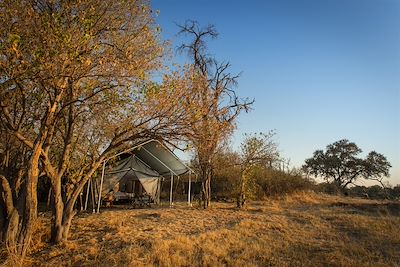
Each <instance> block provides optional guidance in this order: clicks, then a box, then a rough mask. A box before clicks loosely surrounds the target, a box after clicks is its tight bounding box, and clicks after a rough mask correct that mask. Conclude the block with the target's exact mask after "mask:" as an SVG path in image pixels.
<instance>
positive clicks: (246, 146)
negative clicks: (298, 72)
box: [237, 131, 279, 208]
mask: <svg viewBox="0 0 400 267" xmlns="http://www.w3.org/2000/svg"><path fill="white" fill-rule="evenodd" d="M274 135H275V132H274V131H270V132H268V133H259V134H252V135H246V136H245V139H244V140H243V142H242V144H241V146H240V148H241V152H240V156H241V178H240V183H239V194H238V196H237V207H238V208H242V207H243V206H244V205H245V203H246V200H247V195H249V194H251V193H250V192H251V188H252V187H253V185H252V184H254V181H253V178H254V176H255V174H256V173H257V172H258V169H259V168H264V167H265V166H272V162H275V161H277V160H278V159H279V152H278V145H277V143H276V142H275V141H274V140H273V137H274Z"/></svg>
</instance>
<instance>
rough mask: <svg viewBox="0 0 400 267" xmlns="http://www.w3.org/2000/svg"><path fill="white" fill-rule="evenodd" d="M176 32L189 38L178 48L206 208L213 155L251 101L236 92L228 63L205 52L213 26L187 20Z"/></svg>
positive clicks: (209, 197) (188, 136)
mask: <svg viewBox="0 0 400 267" xmlns="http://www.w3.org/2000/svg"><path fill="white" fill-rule="evenodd" d="M178 26H179V27H180V32H179V34H184V35H188V36H190V37H191V38H192V41H191V42H190V43H187V44H182V45H181V46H180V47H179V51H182V52H187V54H188V55H189V57H190V58H191V61H192V62H191V65H190V66H187V68H186V70H185V79H186V80H187V83H186V90H187V91H188V96H187V100H186V103H185V105H186V106H187V110H188V116H187V120H188V125H189V129H188V131H187V138H188V139H189V140H190V142H191V144H192V145H193V147H194V148H195V151H196V159H197V161H198V165H199V168H200V171H201V177H202V201H203V207H204V208H207V207H208V206H209V205H210V200H211V178H212V175H213V158H214V155H215V153H216V152H217V150H218V148H219V146H220V145H221V143H222V142H223V141H224V140H226V139H227V138H228V137H229V136H230V134H231V133H232V131H233V129H234V128H235V120H236V118H237V117H238V116H239V114H240V112H241V111H243V110H244V111H246V112H247V111H249V109H250V107H251V105H252V104H253V102H254V100H249V99H247V98H246V99H241V98H239V97H238V96H237V95H236V92H235V89H234V88H235V86H236V85H237V79H238V77H239V76H238V75H233V74H231V73H230V72H229V68H230V63H229V62H222V63H219V62H218V61H217V60H216V59H214V58H213V57H211V56H210V55H209V54H207V47H206V39H207V38H216V37H217V36H218V34H217V32H216V30H215V27H214V26H212V25H209V26H207V27H205V28H200V27H199V25H198V23H197V22H195V21H187V22H186V23H185V24H184V25H178Z"/></svg>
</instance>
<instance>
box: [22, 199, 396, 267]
mask: <svg viewBox="0 0 400 267" xmlns="http://www.w3.org/2000/svg"><path fill="white" fill-rule="evenodd" d="M40 223H41V224H42V226H38V227H37V229H38V231H37V234H36V235H35V236H36V239H35V240H36V242H34V243H35V245H34V247H33V253H32V255H31V258H30V261H29V262H26V263H25V265H38V266H153V265H156V266H221V265H224V266H399V265H400V234H399V225H400V203H389V202H378V201H367V200H361V199H351V198H339V197H331V196H323V195H315V194H311V193H299V194H296V195H293V196H290V197H285V198H282V199H276V200H266V201H259V202H253V203H251V204H250V205H249V206H248V207H247V209H246V210H236V209H235V208H234V204H227V203H224V204H221V203H213V206H212V208H211V209H210V210H201V209H197V208H188V207H186V206H185V205H183V204H182V205H178V206H176V207H174V208H172V209H170V208H167V207H161V208H152V209H139V210H133V209H125V210H124V209H120V210H118V209H109V210H106V211H103V212H102V213H101V214H99V215H92V214H82V215H80V216H78V217H77V218H76V219H75V220H74V224H73V227H72V229H71V232H72V236H71V238H70V241H69V242H68V243H66V244H64V245H62V246H57V247H51V246H48V245H47V244H46V243H45V242H44V240H46V239H47V238H48V234H49V233H48V232H47V231H48V230H47V231H46V230H45V229H47V228H48V227H47V228H45V227H44V225H46V224H48V223H49V222H48V219H47V218H45V217H43V218H41V219H40Z"/></svg>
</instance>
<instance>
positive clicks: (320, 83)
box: [152, 0, 400, 184]
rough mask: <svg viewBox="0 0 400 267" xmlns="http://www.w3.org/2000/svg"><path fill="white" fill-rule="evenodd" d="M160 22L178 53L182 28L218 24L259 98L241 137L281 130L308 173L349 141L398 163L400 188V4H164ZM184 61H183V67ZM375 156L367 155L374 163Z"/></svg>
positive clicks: (159, 2)
mask: <svg viewBox="0 0 400 267" xmlns="http://www.w3.org/2000/svg"><path fill="white" fill-rule="evenodd" d="M152 6H153V8H154V9H158V10H160V14H159V16H158V17H157V23H158V24H159V25H160V27H161V28H162V37H163V38H164V39H168V40H171V42H172V45H173V47H174V48H175V47H176V46H178V45H179V44H180V43H181V42H182V39H181V37H177V36H176V33H177V31H178V27H177V26H176V25H175V22H176V23H181V24H182V23H184V22H185V20H187V19H191V20H196V21H198V22H199V23H200V24H201V25H207V24H213V25H215V26H216V28H217V30H218V32H219V33H220V35H219V37H218V39H216V40H211V41H210V42H209V50H210V52H211V53H212V54H213V55H215V57H216V58H217V59H219V60H228V61H230V62H231V64H232V69H231V71H232V72H234V73H238V72H242V75H241V77H240V79H239V85H238V92H239V94H240V95H241V96H247V97H250V98H255V100H256V102H255V105H254V109H253V111H251V112H250V113H249V114H243V115H241V117H240V118H239V121H238V130H237V131H236V133H235V135H234V137H233V144H234V146H237V145H238V144H239V143H240V141H241V139H242V135H243V133H245V132H265V131H268V130H270V129H276V131H277V134H278V135H277V140H278V142H279V145H280V149H281V152H282V154H283V156H284V157H286V158H290V159H291V163H292V166H301V165H302V164H303V162H304V160H305V159H306V158H308V157H311V156H312V153H313V151H315V150H316V149H322V148H325V146H326V145H327V144H329V143H332V142H334V141H337V140H339V139H342V138H347V139H349V140H350V141H353V142H356V143H357V144H358V145H359V146H360V147H361V148H362V149H363V151H364V152H365V153H367V152H369V151H371V150H376V151H377V152H380V153H382V154H384V155H385V156H387V158H388V160H389V161H390V162H391V163H392V165H393V168H392V169H391V174H392V177H391V178H390V179H389V182H390V183H391V184H400V1H398V0H335V1H334V0H304V1H302V0H292V1H288V0H275V1H267V0H265V1H263V0H259V1H254V0H253V1H251V0H249V1H234V0H231V1H228V0H220V1H218V0H214V1H211V0H201V1H200V0H198V1H189V0H168V1H166V0H156V1H155V0H154V1H152ZM176 60H177V61H178V62H182V61H183V60H184V59H183V57H182V56H180V57H179V56H178V58H177V59H176ZM365 153H364V154H363V155H365Z"/></svg>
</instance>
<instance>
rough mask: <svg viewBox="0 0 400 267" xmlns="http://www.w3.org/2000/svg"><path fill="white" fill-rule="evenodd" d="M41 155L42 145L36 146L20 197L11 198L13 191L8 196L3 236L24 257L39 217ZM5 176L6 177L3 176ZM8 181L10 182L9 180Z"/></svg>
mask: <svg viewBox="0 0 400 267" xmlns="http://www.w3.org/2000/svg"><path fill="white" fill-rule="evenodd" d="M39 157H40V147H39V146H35V148H34V149H33V151H32V156H31V159H30V161H29V165H28V171H27V175H26V177H25V182H24V186H23V192H20V194H19V197H18V199H12V197H11V198H10V195H11V193H8V195H7V196H6V198H7V202H6V209H7V212H6V213H7V218H6V227H5V230H4V234H3V238H4V243H5V245H6V247H7V250H8V252H9V253H11V254H15V255H18V256H20V257H21V258H24V257H25V255H26V253H27V251H28V249H29V246H30V243H31V239H32V233H33V223H34V222H35V220H36V217H37V182H38V178H39ZM2 178H4V177H2ZM4 181H6V180H5V178H4V179H2V188H3V190H4V191H6V193H7V191H9V192H11V188H10V187H9V184H8V189H5V185H6V184H5V183H4ZM7 183H8V182H7Z"/></svg>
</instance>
